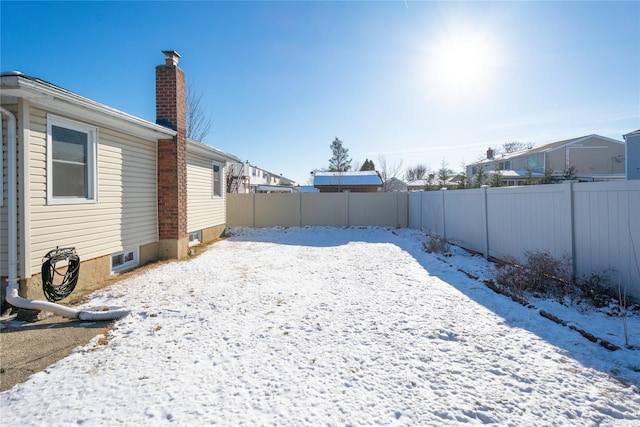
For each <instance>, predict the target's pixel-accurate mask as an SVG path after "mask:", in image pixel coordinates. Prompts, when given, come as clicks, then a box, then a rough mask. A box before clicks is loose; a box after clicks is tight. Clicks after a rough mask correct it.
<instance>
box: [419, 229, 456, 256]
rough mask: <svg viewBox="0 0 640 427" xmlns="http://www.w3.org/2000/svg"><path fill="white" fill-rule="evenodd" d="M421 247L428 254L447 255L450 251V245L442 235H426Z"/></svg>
mask: <svg viewBox="0 0 640 427" xmlns="http://www.w3.org/2000/svg"><path fill="white" fill-rule="evenodd" d="M422 249H424V251H425V252H427V253H430V254H444V255H448V254H450V252H451V247H450V246H449V244H448V243H447V241H446V240H444V239H443V238H442V237H439V236H436V235H433V234H430V235H429V236H427V240H426V241H424V242H422Z"/></svg>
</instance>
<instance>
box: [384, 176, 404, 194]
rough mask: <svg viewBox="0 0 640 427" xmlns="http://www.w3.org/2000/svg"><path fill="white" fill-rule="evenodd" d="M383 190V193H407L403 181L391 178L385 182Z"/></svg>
mask: <svg viewBox="0 0 640 427" xmlns="http://www.w3.org/2000/svg"><path fill="white" fill-rule="evenodd" d="M384 189H385V191H407V184H406V183H405V182H404V181H402V180H400V179H398V178H396V177H393V178H389V179H388V180H386V181H385V183H384Z"/></svg>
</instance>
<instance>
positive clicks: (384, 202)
mask: <svg viewBox="0 0 640 427" xmlns="http://www.w3.org/2000/svg"><path fill="white" fill-rule="evenodd" d="M227 225H229V226H244V227H274V226H283V227H304V226H334V227H350V226H382V227H409V228H415V229H421V230H425V231H427V232H429V233H432V234H435V235H437V236H440V237H443V238H445V239H446V240H447V241H449V242H451V243H453V244H456V245H459V246H462V247H465V248H468V249H472V250H475V251H477V252H480V253H482V254H484V255H485V256H486V257H489V256H491V257H496V258H502V259H504V258H515V259H517V260H519V261H523V260H524V258H525V255H526V253H527V252H529V251H545V252H548V253H550V254H551V255H553V256H554V257H561V256H564V255H565V254H566V255H568V256H569V257H570V258H571V259H572V260H573V264H574V269H575V271H576V273H577V274H578V275H588V274H591V273H598V272H602V271H609V272H610V273H611V278H612V279H613V280H614V282H615V284H617V283H618V281H619V282H620V284H621V285H623V286H626V287H627V292H628V294H629V295H633V296H634V297H635V298H640V271H639V269H640V267H639V265H640V181H617V182H595V183H567V184H556V185H535V186H523V187H508V188H479V189H469V190H455V191H451V190H449V191H447V190H441V191H428V192H411V193H402V192H392V193H293V194H228V195H227Z"/></svg>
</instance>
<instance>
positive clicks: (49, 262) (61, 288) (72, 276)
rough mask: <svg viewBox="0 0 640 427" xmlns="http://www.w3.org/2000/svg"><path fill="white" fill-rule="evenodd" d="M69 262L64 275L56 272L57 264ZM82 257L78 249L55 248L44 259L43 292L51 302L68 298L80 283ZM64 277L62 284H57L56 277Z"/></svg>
mask: <svg viewBox="0 0 640 427" xmlns="http://www.w3.org/2000/svg"><path fill="white" fill-rule="evenodd" d="M60 261H68V264H67V268H66V270H65V272H64V274H62V273H60V272H58V271H57V270H56V263H58V262H60ZM79 275H80V257H79V256H78V254H77V253H76V248H62V249H60V248H55V249H53V250H51V251H49V252H47V254H46V255H45V256H44V257H43V258H42V290H43V291H44V296H45V297H47V299H48V300H49V301H52V302H53V301H60V300H61V299H63V298H66V297H68V296H69V295H70V294H71V292H73V289H74V288H75V287H76V283H78V276H79ZM56 276H62V283H60V284H58V285H57V284H55V281H56V280H55V277H56Z"/></svg>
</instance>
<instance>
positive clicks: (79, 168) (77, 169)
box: [51, 160, 89, 197]
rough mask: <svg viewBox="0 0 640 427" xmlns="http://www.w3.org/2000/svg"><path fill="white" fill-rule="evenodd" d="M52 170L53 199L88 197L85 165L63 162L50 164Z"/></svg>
mask: <svg viewBox="0 0 640 427" xmlns="http://www.w3.org/2000/svg"><path fill="white" fill-rule="evenodd" d="M51 166H52V168H53V171H52V172H53V174H52V177H53V197H89V195H88V194H87V185H86V181H85V179H86V176H87V175H86V169H87V168H86V165H74V164H69V163H64V162H56V161H55V160H54V161H53V162H52V164H51Z"/></svg>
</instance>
